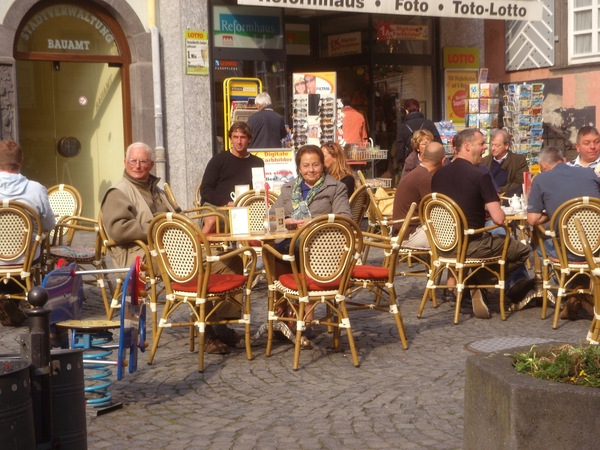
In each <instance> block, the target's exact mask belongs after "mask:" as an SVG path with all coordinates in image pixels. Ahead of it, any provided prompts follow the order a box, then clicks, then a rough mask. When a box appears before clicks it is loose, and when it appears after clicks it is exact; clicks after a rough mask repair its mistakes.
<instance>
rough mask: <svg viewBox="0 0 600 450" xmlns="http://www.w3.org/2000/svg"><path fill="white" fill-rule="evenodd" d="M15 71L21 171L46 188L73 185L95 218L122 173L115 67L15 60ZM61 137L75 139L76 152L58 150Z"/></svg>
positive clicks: (121, 131) (120, 100)
mask: <svg viewBox="0 0 600 450" xmlns="http://www.w3.org/2000/svg"><path fill="white" fill-rule="evenodd" d="M17 71H18V95H19V128H20V142H21V146H22V147H23V153H24V155H25V164H24V166H23V170H22V172H23V174H24V175H25V176H27V177H28V178H30V179H32V180H36V181H38V182H40V183H42V184H43V185H44V186H46V187H47V188H49V187H51V186H53V185H55V184H61V183H64V184H69V185H72V186H74V187H75V188H76V189H77V190H78V191H79V192H80V193H81V196H82V198H83V215H84V216H86V217H97V215H98V211H99V205H100V201H101V200H102V196H103V195H104V192H105V191H106V189H108V187H109V186H112V185H114V184H115V183H116V182H117V181H118V180H119V179H120V178H121V175H122V172H123V159H124V147H125V142H124V124H123V97H122V92H121V89H122V84H121V69H120V68H119V67H114V66H109V64H107V63H91V62H51V61H18V62H17ZM65 137H72V138H75V139H77V140H78V141H79V143H80V144H81V150H80V151H79V153H77V154H76V155H73V156H68V153H65V152H59V148H58V144H59V142H60V141H61V139H63V138H65ZM72 148H73V147H71V149H72ZM61 153H62V154H61ZM63 155H65V156H63Z"/></svg>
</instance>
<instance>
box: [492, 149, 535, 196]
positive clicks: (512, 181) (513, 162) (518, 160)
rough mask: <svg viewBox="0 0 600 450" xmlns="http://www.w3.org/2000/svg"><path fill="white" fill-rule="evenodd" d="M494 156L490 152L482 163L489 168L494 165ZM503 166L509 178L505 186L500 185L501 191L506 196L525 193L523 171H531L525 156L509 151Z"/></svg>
mask: <svg viewBox="0 0 600 450" xmlns="http://www.w3.org/2000/svg"><path fill="white" fill-rule="evenodd" d="M493 158H494V157H493V156H492V154H489V155H487V156H486V157H484V158H483V160H482V161H481V163H482V164H483V165H484V166H486V167H487V168H488V169H489V168H491V167H492V159H493ZM501 168H502V170H507V171H508V179H507V181H506V185H505V186H498V190H499V192H501V193H502V194H505V195H506V196H512V195H514V194H517V195H521V194H522V193H523V173H525V172H527V171H529V167H528V166H527V160H526V159H525V157H524V156H523V155H518V154H516V153H513V152H510V151H509V152H508V156H507V157H506V159H505V160H504V162H503V163H502V167H501Z"/></svg>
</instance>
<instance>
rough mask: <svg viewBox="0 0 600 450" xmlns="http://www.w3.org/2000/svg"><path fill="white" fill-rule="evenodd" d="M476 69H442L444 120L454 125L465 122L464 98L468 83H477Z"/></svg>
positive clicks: (477, 73)
mask: <svg viewBox="0 0 600 450" xmlns="http://www.w3.org/2000/svg"><path fill="white" fill-rule="evenodd" d="M478 79H479V70H477V69H446V70H445V71H444V92H445V96H446V102H445V104H446V108H445V109H446V120H451V121H452V123H453V124H454V125H459V126H463V125H464V124H465V100H466V99H467V98H468V95H467V94H468V91H469V84H471V83H477V80H478Z"/></svg>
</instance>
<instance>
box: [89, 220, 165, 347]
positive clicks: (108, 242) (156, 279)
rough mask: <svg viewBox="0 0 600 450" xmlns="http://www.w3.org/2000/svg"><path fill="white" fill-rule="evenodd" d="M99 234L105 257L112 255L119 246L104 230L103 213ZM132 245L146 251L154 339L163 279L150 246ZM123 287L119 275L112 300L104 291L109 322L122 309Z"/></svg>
mask: <svg viewBox="0 0 600 450" xmlns="http://www.w3.org/2000/svg"><path fill="white" fill-rule="evenodd" d="M98 233H99V236H100V242H101V244H102V247H101V251H102V254H103V255H106V254H108V255H111V254H112V253H113V252H114V251H115V250H116V248H117V246H118V245H119V244H117V243H116V242H115V241H113V240H112V239H109V237H108V235H107V234H106V230H105V229H104V223H103V222H102V211H100V212H99V213H98ZM132 244H136V245H138V246H140V248H141V249H142V250H143V251H144V257H143V264H144V272H145V275H146V283H149V284H150V311H151V313H152V337H153V338H154V336H156V331H157V328H158V327H157V320H158V296H159V295H160V293H161V292H162V289H159V284H160V283H161V278H160V276H158V275H157V274H156V273H155V271H154V265H153V264H152V256H151V255H150V250H149V249H148V246H147V245H146V243H145V242H143V241H139V240H138V241H134V242H132ZM122 287H123V279H122V278H121V275H117V279H116V285H115V287H114V289H113V292H112V299H111V300H110V302H109V300H108V296H107V293H106V290H105V289H103V290H102V298H103V300H104V307H105V309H106V316H107V318H108V320H111V319H112V316H113V314H114V310H115V309H117V308H120V307H121V294H122V293H121V290H122Z"/></svg>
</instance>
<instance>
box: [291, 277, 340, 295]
mask: <svg viewBox="0 0 600 450" xmlns="http://www.w3.org/2000/svg"><path fill="white" fill-rule="evenodd" d="M305 280H306V286H307V288H308V290H309V291H331V290H337V289H338V288H339V287H340V282H339V280H336V281H332V282H329V283H317V282H316V281H315V280H313V279H311V278H308V277H306V276H305ZM279 282H280V283H281V284H282V285H283V286H285V287H286V288H288V289H292V290H294V291H297V290H298V286H297V285H296V281H295V280H294V274H293V273H286V274H284V275H281V276H280V277H279Z"/></svg>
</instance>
